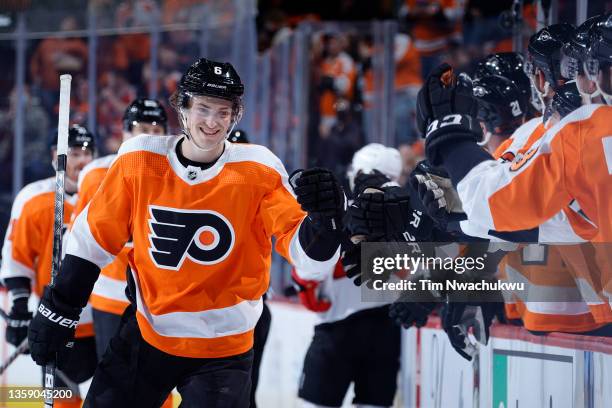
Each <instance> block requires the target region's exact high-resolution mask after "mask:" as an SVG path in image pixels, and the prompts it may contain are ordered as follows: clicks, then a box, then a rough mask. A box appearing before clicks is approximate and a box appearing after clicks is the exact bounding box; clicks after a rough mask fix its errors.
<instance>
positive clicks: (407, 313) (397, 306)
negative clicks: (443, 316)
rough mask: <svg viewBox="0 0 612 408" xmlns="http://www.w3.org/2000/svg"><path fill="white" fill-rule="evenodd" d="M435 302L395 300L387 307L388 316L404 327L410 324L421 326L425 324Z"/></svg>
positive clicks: (407, 327)
mask: <svg viewBox="0 0 612 408" xmlns="http://www.w3.org/2000/svg"><path fill="white" fill-rule="evenodd" d="M437 304H438V303H436V302H401V301H397V302H394V303H392V304H391V306H390V307H389V317H390V318H391V320H393V322H394V323H395V324H397V325H398V326H401V327H403V328H404V329H409V328H410V327H412V326H416V327H423V326H425V325H426V324H427V319H428V318H429V315H430V314H431V312H433V310H434V309H435V308H436V305H437Z"/></svg>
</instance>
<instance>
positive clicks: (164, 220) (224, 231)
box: [67, 136, 340, 358]
mask: <svg viewBox="0 0 612 408" xmlns="http://www.w3.org/2000/svg"><path fill="white" fill-rule="evenodd" d="M182 139H183V137H181V136H156V137H147V136H138V137H135V138H132V139H130V140H128V141H126V142H125V143H124V144H123V145H122V146H121V148H120V150H119V153H118V157H117V159H116V160H115V161H114V162H113V164H112V166H111V167H110V169H109V170H108V173H107V175H106V177H105V178H104V180H103V182H102V184H101V186H100V188H99V189H98V191H97V193H96V194H95V196H94V197H93V199H92V200H91V202H90V203H89V205H88V206H87V207H86V208H85V209H84V210H83V211H82V212H81V213H80V214H79V215H78V216H77V218H76V220H75V222H74V225H73V227H72V231H71V234H70V237H69V239H68V245H67V254H70V255H73V256H77V257H79V258H82V259H85V260H88V261H90V262H92V263H94V264H95V265H97V266H98V267H100V268H104V267H105V266H107V265H108V264H110V263H111V262H112V261H113V260H114V258H115V256H116V255H117V254H119V253H120V252H121V251H122V249H123V248H124V246H125V244H126V243H127V242H128V241H129V240H130V238H131V239H132V242H133V246H134V247H133V250H132V251H130V252H129V255H128V256H129V258H130V266H131V270H132V276H133V279H134V282H135V287H136V290H135V293H134V295H135V298H136V309H137V314H136V316H137V319H138V324H139V327H140V330H141V332H142V335H143V338H144V339H145V340H146V341H147V342H148V343H149V344H151V345H152V346H154V347H156V348H158V349H159V350H162V351H164V352H166V353H169V354H172V355H176V356H183V357H200V358H212V357H224V356H231V355H237V354H240V353H244V352H246V351H248V350H249V349H251V348H252V346H253V330H254V328H255V325H256V323H257V320H258V319H259V316H260V314H261V311H262V307H263V303H262V299H261V297H262V295H263V294H264V293H265V291H266V290H267V288H268V284H269V270H270V264H271V251H272V244H271V238H272V237H273V236H274V237H275V238H276V250H277V251H278V252H279V253H280V254H281V255H283V256H284V257H285V258H286V259H288V260H289V261H290V262H291V263H292V264H293V265H295V266H296V267H298V268H302V269H304V270H321V269H323V270H324V269H326V268H330V267H332V266H333V265H334V264H335V263H336V261H337V260H338V258H339V254H340V248H339V247H338V249H337V250H336V252H335V254H334V255H333V256H332V257H331V258H330V259H329V260H326V261H317V260H314V259H312V258H310V257H309V256H308V255H307V254H306V252H305V250H304V249H303V248H302V247H301V245H300V240H299V234H298V232H299V228H300V225H301V223H302V221H303V220H304V218H305V215H306V214H305V213H304V212H303V211H302V210H301V208H300V206H299V204H298V203H297V201H296V200H295V197H294V195H293V192H292V189H291V187H290V186H289V184H288V176H287V173H286V171H285V168H284V166H283V164H282V163H281V161H280V160H279V159H278V158H277V157H276V156H274V154H272V153H271V152H270V151H269V150H268V149H267V148H265V147H263V146H258V145H252V144H234V143H229V142H225V150H224V152H223V154H222V155H221V156H220V157H219V159H218V160H217V161H216V162H215V164H214V165H212V166H211V167H210V168H208V169H205V170H202V169H201V168H199V167H192V166H188V167H187V168H185V167H183V165H182V164H181V163H180V162H179V159H178V158H177V155H176V146H177V144H178V142H179V141H180V140H182Z"/></svg>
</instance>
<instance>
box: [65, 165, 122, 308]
mask: <svg viewBox="0 0 612 408" xmlns="http://www.w3.org/2000/svg"><path fill="white" fill-rule="evenodd" d="M116 157H117V155H116V154H111V155H108V156H104V157H100V158H98V159H95V160H94V161H92V162H91V163H89V164H88V165H87V166H85V167H84V168H83V170H82V171H81V173H80V174H79V183H78V185H79V198H78V200H77V203H76V206H75V211H74V214H73V218H76V216H77V215H78V214H79V213H80V212H81V211H83V209H85V207H86V206H87V204H88V203H89V202H90V201H91V199H92V198H93V196H94V194H95V193H96V191H98V187H100V184H102V180H104V176H106V172H107V171H108V169H109V167H110V166H111V164H112V163H113V161H114V160H115V159H116ZM130 249H131V244H130V245H127V246H126V248H124V249H123V250H122V251H121V252H120V253H119V254H118V255H117V257H116V258H115V260H114V261H113V262H112V263H110V264H109V265H107V266H106V267H104V268H102V270H101V271H100V276H99V277H98V280H97V281H96V284H95V285H94V288H93V292H92V293H91V297H90V299H89V302H90V303H91V306H92V307H93V308H94V309H97V310H101V311H103V312H107V313H113V314H117V315H121V314H123V311H124V310H125V308H126V307H127V306H128V305H129V300H128V298H127V296H126V295H125V288H126V285H127V283H126V272H127V268H128V252H129V251H130Z"/></svg>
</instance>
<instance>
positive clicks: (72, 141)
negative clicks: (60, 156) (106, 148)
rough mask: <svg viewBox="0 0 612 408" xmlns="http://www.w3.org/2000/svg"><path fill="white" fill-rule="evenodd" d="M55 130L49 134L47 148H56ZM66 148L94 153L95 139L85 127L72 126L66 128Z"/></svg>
mask: <svg viewBox="0 0 612 408" xmlns="http://www.w3.org/2000/svg"><path fill="white" fill-rule="evenodd" d="M57 132H58V130H57V128H55V129H54V130H53V131H52V132H51V133H50V134H49V146H50V147H51V148H55V147H56V146H57ZM68 147H71V148H72V147H77V148H78V147H80V148H81V149H82V150H86V149H89V150H91V152H92V153H95V151H96V138H95V136H94V134H93V133H91V132H90V131H89V130H87V128H86V127H85V126H81V125H72V126H70V127H69V128H68Z"/></svg>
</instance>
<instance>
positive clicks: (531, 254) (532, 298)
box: [499, 244, 606, 333]
mask: <svg viewBox="0 0 612 408" xmlns="http://www.w3.org/2000/svg"><path fill="white" fill-rule="evenodd" d="M575 247H576V246H575V245H562V246H561V245H555V246H551V245H541V244H530V245H525V246H522V247H521V248H519V249H517V250H516V251H513V252H510V253H509V254H507V255H506V256H505V257H504V259H503V260H502V262H501V263H500V265H499V268H500V275H501V276H502V277H503V278H504V279H506V280H508V281H510V282H518V283H523V284H524V285H525V287H526V288H527V290H525V291H519V292H515V295H514V296H513V297H512V298H511V299H507V302H506V312H507V314H508V317H509V318H514V319H515V318H521V319H522V320H523V324H524V326H525V328H526V329H528V330H532V331H561V332H574V333H580V332H585V331H591V330H595V329H597V328H599V327H601V325H602V324H605V323H606V322H605V321H603V322H602V321H598V319H596V318H595V317H594V316H595V313H594V310H593V309H592V308H591V306H593V305H594V302H591V301H589V294H586V293H584V292H583V291H582V290H581V289H583V288H582V285H579V284H577V282H578V280H579V279H580V278H579V277H578V276H576V272H578V271H581V270H582V269H580V268H579V269H578V270H577V269H575V267H576V266H577V265H575V264H574V265H572V264H568V263H567V259H568V257H569V256H570V254H571V253H572V252H574V251H575ZM571 256H573V255H571ZM585 300H586V301H585ZM591 300H593V301H595V302H597V301H598V299H597V298H596V296H595V295H594V294H593V297H592V298H591Z"/></svg>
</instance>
